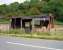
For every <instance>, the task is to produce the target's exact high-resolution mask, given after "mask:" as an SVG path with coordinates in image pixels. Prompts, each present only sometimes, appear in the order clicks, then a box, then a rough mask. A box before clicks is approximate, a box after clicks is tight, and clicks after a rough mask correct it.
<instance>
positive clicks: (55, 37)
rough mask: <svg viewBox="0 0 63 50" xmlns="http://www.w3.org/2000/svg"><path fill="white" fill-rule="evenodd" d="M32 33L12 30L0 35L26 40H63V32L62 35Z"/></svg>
mask: <svg viewBox="0 0 63 50" xmlns="http://www.w3.org/2000/svg"><path fill="white" fill-rule="evenodd" d="M52 33H53V35H52V34H51V32H31V33H25V32H24V31H23V30H21V29H11V30H9V31H0V35H7V36H13V37H24V38H38V39H52V40H63V32H62V33H61V34H60V33H58V34H57V33H54V32H52Z"/></svg>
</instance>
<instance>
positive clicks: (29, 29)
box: [22, 19, 32, 32]
mask: <svg viewBox="0 0 63 50" xmlns="http://www.w3.org/2000/svg"><path fill="white" fill-rule="evenodd" d="M31 21H32V19H23V20H22V27H23V28H24V29H25V32H31V30H32V25H31ZM27 23H29V26H26V24H27Z"/></svg>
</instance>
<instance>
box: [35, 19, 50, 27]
mask: <svg viewBox="0 0 63 50" xmlns="http://www.w3.org/2000/svg"><path fill="white" fill-rule="evenodd" d="M48 24H49V20H45V21H44V20H40V24H39V25H35V27H37V28H41V27H43V26H45V27H46V28H47V27H48Z"/></svg>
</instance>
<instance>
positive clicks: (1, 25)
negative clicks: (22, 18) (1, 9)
mask: <svg viewBox="0 0 63 50" xmlns="http://www.w3.org/2000/svg"><path fill="white" fill-rule="evenodd" d="M9 29H10V24H0V30H2V31H5V30H9Z"/></svg>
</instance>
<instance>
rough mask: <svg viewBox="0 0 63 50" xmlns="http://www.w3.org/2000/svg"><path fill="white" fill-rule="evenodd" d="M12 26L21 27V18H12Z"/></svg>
mask: <svg viewBox="0 0 63 50" xmlns="http://www.w3.org/2000/svg"><path fill="white" fill-rule="evenodd" d="M11 27H12V28H21V18H12V22H11Z"/></svg>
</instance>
